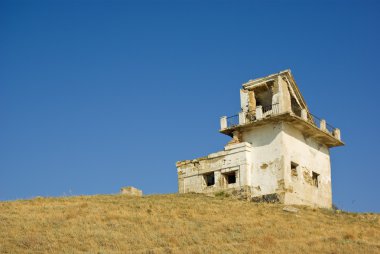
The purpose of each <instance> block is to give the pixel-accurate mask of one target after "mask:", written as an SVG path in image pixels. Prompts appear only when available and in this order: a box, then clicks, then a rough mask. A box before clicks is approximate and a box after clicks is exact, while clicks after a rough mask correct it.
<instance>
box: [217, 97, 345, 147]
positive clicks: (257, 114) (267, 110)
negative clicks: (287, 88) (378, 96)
mask: <svg viewBox="0 0 380 254" xmlns="http://www.w3.org/2000/svg"><path fill="white" fill-rule="evenodd" d="M287 116H290V118H291V119H289V117H287ZM267 119H268V120H269V119H284V120H288V121H290V120H291V121H292V122H293V121H295V120H302V122H304V123H305V124H307V126H308V127H312V128H313V127H314V129H318V130H319V131H322V132H323V133H325V134H328V135H329V136H331V137H333V138H335V139H337V140H339V142H340V140H341V137H340V130H339V129H338V128H335V127H334V126H332V125H330V124H328V123H327V122H326V120H324V119H322V118H319V117H317V116H315V115H313V114H311V113H310V112H308V111H307V110H306V109H301V108H293V110H291V111H290V112H289V111H281V109H280V105H279V104H278V103H276V104H272V105H268V106H257V107H256V110H255V111H248V112H240V113H239V114H237V115H233V116H229V117H226V116H223V117H221V119H220V127H221V129H220V132H222V133H225V134H230V133H232V131H233V130H235V129H238V128H240V127H243V126H246V125H252V124H255V123H257V124H260V123H263V122H262V121H263V120H267ZM301 125H302V124H301ZM301 128H302V126H301ZM340 143H341V144H343V143H342V142H340ZM340 143H339V145H341V144H340Z"/></svg>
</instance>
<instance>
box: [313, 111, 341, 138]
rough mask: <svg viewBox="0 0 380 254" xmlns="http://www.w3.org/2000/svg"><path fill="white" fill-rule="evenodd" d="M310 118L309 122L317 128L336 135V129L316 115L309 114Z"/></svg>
mask: <svg viewBox="0 0 380 254" xmlns="http://www.w3.org/2000/svg"><path fill="white" fill-rule="evenodd" d="M309 116H310V117H308V121H309V122H310V123H312V124H314V125H315V126H316V127H318V128H320V129H324V130H325V131H327V132H329V133H330V134H334V131H335V129H336V128H335V127H334V126H332V125H330V124H328V123H326V121H325V120H323V119H321V118H319V117H318V116H316V115H313V114H312V113H310V112H309Z"/></svg>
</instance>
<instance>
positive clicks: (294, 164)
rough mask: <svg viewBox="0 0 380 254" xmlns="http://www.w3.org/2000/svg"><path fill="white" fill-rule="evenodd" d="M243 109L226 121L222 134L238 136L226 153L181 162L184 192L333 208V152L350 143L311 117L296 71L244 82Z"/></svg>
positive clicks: (180, 180)
mask: <svg viewBox="0 0 380 254" xmlns="http://www.w3.org/2000/svg"><path fill="white" fill-rule="evenodd" d="M240 105H241V111H240V112H239V114H237V115H235V116H232V117H225V116H224V117H222V118H221V119H220V126H221V129H220V133H223V134H225V135H228V136H231V138H232V139H231V141H230V142H229V143H228V144H227V145H226V146H225V147H224V150H223V151H219V152H216V153H212V154H209V155H208V156H205V157H201V158H197V159H193V160H184V161H179V162H177V163H176V166H177V173H178V192H179V193H187V192H197V193H215V192H220V191H225V192H231V193H233V194H238V195H241V196H243V197H245V198H247V199H252V200H255V201H260V200H266V201H278V202H282V203H285V204H301V205H310V206H318V207H326V208H331V206H332V193H331V165H330V153H329V149H330V148H331V147H335V146H341V145H344V143H343V142H342V141H341V137H340V130H339V129H337V128H334V127H332V126H331V125H329V124H327V123H326V121H325V120H324V119H319V118H318V117H316V116H314V115H312V114H311V112H310V111H309V109H308V107H307V105H306V102H305V100H304V98H303V97H302V95H301V93H300V91H299V89H298V86H297V85H296V83H295V81H294V78H293V76H292V74H291V72H290V70H286V71H282V72H280V73H276V74H272V75H269V76H267V77H264V78H259V79H255V80H250V81H248V82H247V83H245V84H243V85H242V89H241V90H240Z"/></svg>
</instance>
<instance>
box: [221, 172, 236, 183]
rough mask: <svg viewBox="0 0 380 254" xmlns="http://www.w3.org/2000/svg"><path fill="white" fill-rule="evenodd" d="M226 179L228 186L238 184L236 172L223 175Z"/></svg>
mask: <svg viewBox="0 0 380 254" xmlns="http://www.w3.org/2000/svg"><path fill="white" fill-rule="evenodd" d="M223 175H224V177H225V178H226V182H227V184H230V183H236V171H233V172H228V173H225V174H223Z"/></svg>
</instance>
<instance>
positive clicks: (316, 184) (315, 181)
mask: <svg viewBox="0 0 380 254" xmlns="http://www.w3.org/2000/svg"><path fill="white" fill-rule="evenodd" d="M311 177H312V179H313V185H314V186H315V187H318V180H319V174H318V173H315V172H314V171H313V175H312V176H311Z"/></svg>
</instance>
